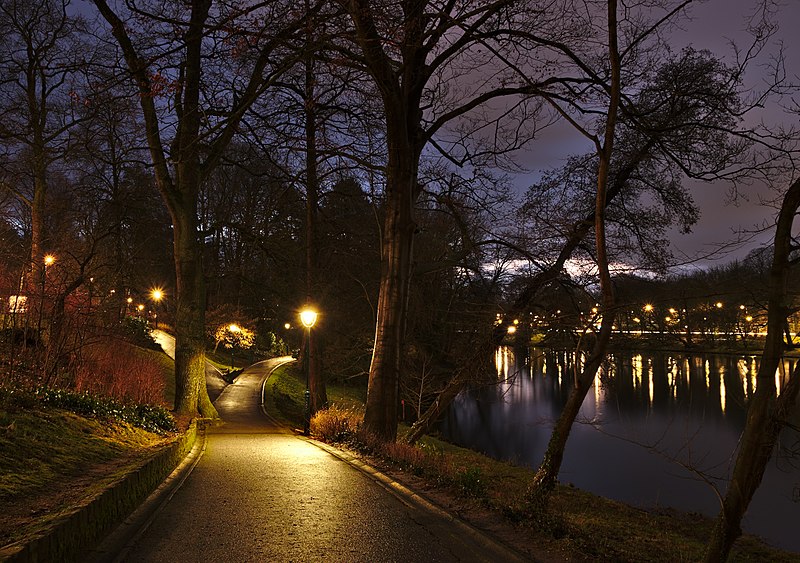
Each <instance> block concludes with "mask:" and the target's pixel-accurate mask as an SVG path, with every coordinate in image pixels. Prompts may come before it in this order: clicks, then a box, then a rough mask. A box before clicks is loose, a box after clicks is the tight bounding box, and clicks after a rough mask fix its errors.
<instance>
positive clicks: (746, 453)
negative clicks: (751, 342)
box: [706, 180, 800, 562]
mask: <svg viewBox="0 0 800 563" xmlns="http://www.w3.org/2000/svg"><path fill="white" fill-rule="evenodd" d="M798 209H800V180H798V181H796V182H795V183H794V184H792V186H790V188H789V190H788V192H787V193H786V195H785V196H784V199H783V203H782V205H781V209H780V212H779V215H778V224H777V227H776V229H775V244H774V254H773V259H772V266H771V268H770V276H769V304H768V313H767V315H768V316H767V339H766V342H765V344H764V351H763V352H762V354H761V364H760V365H759V368H758V373H757V375H756V380H757V382H758V383H757V385H756V392H755V394H754V395H753V398H752V399H751V400H750V403H749V404H748V406H747V422H746V424H745V428H744V431H743V433H742V437H741V440H740V442H739V453H738V454H737V456H736V463H735V465H734V469H733V475H732V477H731V481H730V483H729V484H728V491H727V493H726V494H725V498H724V500H723V501H722V508H721V510H720V513H719V516H718V517H717V522H716V525H715V527H714V531H713V532H712V535H711V538H710V540H709V542H708V548H707V550H706V561H708V562H717V561H726V560H727V559H728V557H729V555H730V551H731V548H732V547H733V544H734V542H735V541H736V539H737V538H738V537H739V536H740V535H741V533H742V530H741V522H742V517H744V514H745V512H747V507H748V506H749V504H750V501H751V500H752V498H753V495H754V494H755V492H756V490H757V489H758V487H759V486H760V485H761V480H762V479H763V477H764V470H765V469H766V466H767V463H769V460H770V458H771V457H772V453H773V451H774V450H775V444H776V442H777V440H778V436H779V435H780V432H781V430H783V428H784V427H785V426H786V422H787V420H788V417H789V414H790V413H791V411H792V410H793V409H794V408H795V402H796V400H797V396H798V390H800V365H798V366H797V367H796V368H795V369H794V371H793V372H792V374H791V376H790V380H789V383H788V384H787V385H786V386H785V387H784V389H783V390H782V392H781V394H780V396H778V397H777V398H776V393H777V389H776V387H775V371H776V370H777V369H778V365H779V363H780V361H781V359H782V358H783V353H784V351H785V349H786V343H785V342H784V340H783V335H784V334H783V328H784V325H785V323H786V318H787V317H788V315H789V312H790V298H789V295H788V281H789V267H790V264H791V252H792V226H793V222H794V218H795V216H796V213H797V211H798Z"/></svg>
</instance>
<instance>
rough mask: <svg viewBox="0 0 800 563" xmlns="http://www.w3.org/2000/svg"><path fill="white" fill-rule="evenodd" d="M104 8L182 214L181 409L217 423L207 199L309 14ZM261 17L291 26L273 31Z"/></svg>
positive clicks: (168, 191)
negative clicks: (203, 220) (209, 332)
mask: <svg viewBox="0 0 800 563" xmlns="http://www.w3.org/2000/svg"><path fill="white" fill-rule="evenodd" d="M94 4H95V6H96V7H97V9H98V11H99V13H100V14H101V16H102V17H103V19H105V21H106V22H107V23H108V25H109V26H110V31H111V33H112V34H113V36H114V39H115V40H116V42H117V44H118V45H119V48H120V50H121V53H122V56H123V57H124V60H125V63H126V65H127V69H128V71H129V73H130V76H131V78H132V79H133V80H134V81H135V83H136V86H137V89H138V95H139V102H140V105H141V110H142V114H143V117H144V122H145V133H146V140H147V145H148V147H149V150H150V158H151V160H152V165H153V169H154V173H155V178H156V183H157V185H158V188H159V191H160V192H161V195H162V197H163V198H164V201H165V202H166V205H167V207H168V209H169V211H170V215H171V217H172V223H173V232H174V248H175V253H174V256H175V272H176V281H177V296H176V305H177V310H176V319H175V320H176V325H175V328H176V356H175V371H176V393H175V395H176V397H175V408H176V411H177V412H178V413H180V414H186V415H193V414H196V413H199V414H201V415H202V416H206V417H215V416H216V410H215V409H214V407H213V405H212V404H211V402H210V401H209V398H208V393H207V390H206V387H205V343H204V314H205V289H204V279H203V268H202V241H201V240H200V237H199V233H198V224H197V221H198V213H197V211H198V209H197V203H198V194H199V190H200V185H201V183H202V182H203V181H204V179H206V178H207V177H208V175H209V173H210V172H211V171H212V170H213V169H214V167H215V166H216V165H217V164H218V163H219V161H220V158H221V157H222V155H223V153H224V151H225V149H226V148H227V146H228V145H229V143H230V141H231V139H233V137H234V136H235V134H236V133H237V131H238V127H239V124H240V123H241V122H242V119H243V116H244V115H245V113H246V111H247V110H248V108H250V107H251V106H252V104H253V103H254V102H255V100H256V99H257V98H258V97H259V96H260V95H261V94H262V93H263V92H264V91H265V90H266V89H267V88H268V87H269V86H270V85H271V84H273V83H274V81H275V80H276V78H277V77H278V76H279V75H280V74H281V73H282V72H283V71H284V70H285V69H286V68H287V67H289V66H291V65H292V64H293V63H294V62H295V61H296V57H297V53H298V52H300V51H302V49H287V44H288V43H289V42H291V40H292V39H293V38H294V35H295V34H296V33H297V32H298V30H299V29H301V28H302V21H303V18H304V13H303V12H302V11H301V12H300V13H297V12H296V11H295V10H294V9H293V4H290V3H285V2H279V1H276V2H266V3H261V4H257V5H253V6H245V7H243V8H240V7H239V6H238V5H237V4H236V3H228V2H219V3H214V2H212V1H211V0H192V1H191V2H189V3H186V4H181V5H174V4H162V3H160V2H147V1H142V2H125V3H123V2H119V3H117V4H115V5H114V7H112V4H110V3H109V2H107V1H106V0H95V2H94ZM287 15H288V16H289V17H287ZM255 20H260V21H262V22H263V21H268V22H271V23H274V22H279V21H283V22H287V23H286V24H285V25H284V26H282V27H280V28H278V29H271V30H270V31H272V32H271V33H267V30H266V29H264V28H262V27H260V26H257V25H254V24H253V21H255ZM134 30H142V31H141V32H136V31H134Z"/></svg>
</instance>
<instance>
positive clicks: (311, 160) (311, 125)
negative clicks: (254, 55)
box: [305, 0, 328, 416]
mask: <svg viewBox="0 0 800 563" xmlns="http://www.w3.org/2000/svg"><path fill="white" fill-rule="evenodd" d="M306 12H307V13H310V5H309V2H308V0H306ZM313 24H314V19H313V18H311V17H309V19H308V27H307V30H306V33H307V45H306V48H307V49H308V54H307V55H306V59H305V67H306V68H305V71H306V72H305V122H306V123H305V125H306V300H307V302H308V303H309V304H311V303H314V302H315V301H316V300H317V298H315V297H316V296H317V295H318V292H319V283H318V279H317V278H318V275H319V241H318V237H317V210H318V209H319V174H318V172H317V157H318V155H317V108H316V97H315V96H316V93H315V88H314V85H315V79H314V53H313V52H312V50H311V45H312V44H313V32H314V30H313ZM317 332H319V331H317ZM321 344H322V343H321V342H320V338H319V334H317V335H316V337H314V338H311V341H310V342H309V347H308V351H309V357H308V358H307V360H306V361H308V362H309V363H308V389H309V392H310V403H311V404H310V409H311V412H310V415H311V416H314V413H315V412H317V411H318V410H320V409H322V408H324V407H325V406H326V405H327V403H328V395H327V393H326V390H325V380H324V379H323V377H322V354H321V353H320V349H321Z"/></svg>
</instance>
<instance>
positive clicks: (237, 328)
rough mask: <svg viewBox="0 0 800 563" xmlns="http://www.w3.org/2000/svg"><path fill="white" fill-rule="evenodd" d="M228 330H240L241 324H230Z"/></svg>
mask: <svg viewBox="0 0 800 563" xmlns="http://www.w3.org/2000/svg"><path fill="white" fill-rule="evenodd" d="M228 330H229V331H231V332H239V330H240V329H239V325H237V324H236V323H231V324H229V325H228Z"/></svg>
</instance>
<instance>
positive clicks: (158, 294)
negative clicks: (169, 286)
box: [150, 287, 164, 330]
mask: <svg viewBox="0 0 800 563" xmlns="http://www.w3.org/2000/svg"><path fill="white" fill-rule="evenodd" d="M150 298H151V299H152V300H153V302H154V303H155V304H154V305H153V311H155V312H154V313H153V316H154V317H155V320H156V322H155V325H156V330H158V304H159V303H160V302H161V300H162V299H163V298H164V291H163V290H162V289H161V288H160V287H155V288H153V289H151V290H150Z"/></svg>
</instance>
